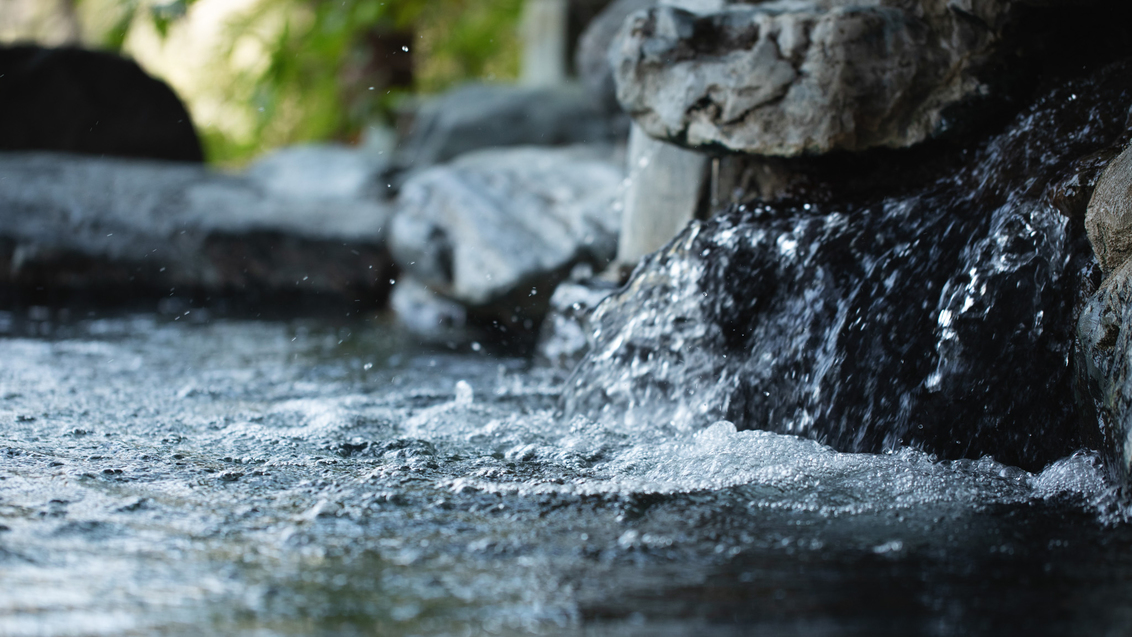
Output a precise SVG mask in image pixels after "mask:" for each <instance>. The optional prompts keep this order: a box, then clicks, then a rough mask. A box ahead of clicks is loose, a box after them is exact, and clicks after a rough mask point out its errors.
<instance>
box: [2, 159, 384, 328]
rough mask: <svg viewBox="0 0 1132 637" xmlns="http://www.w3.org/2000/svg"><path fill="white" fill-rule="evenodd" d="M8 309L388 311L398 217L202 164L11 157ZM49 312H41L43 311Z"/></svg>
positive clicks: (6, 218)
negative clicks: (201, 302) (284, 305)
mask: <svg viewBox="0 0 1132 637" xmlns="http://www.w3.org/2000/svg"><path fill="white" fill-rule="evenodd" d="M0 210H3V214H0V262H3V263H5V264H7V265H6V267H3V268H0V304H2V305H12V304H23V303H30V302H46V301H53V302H71V301H85V302H91V303H96V304H102V303H108V302H117V301H130V300H134V299H138V298H152V297H168V296H171V295H184V296H186V297H190V298H192V297H203V298H208V297H229V298H232V299H235V300H236V301H238V302H240V303H254V302H255V301H257V300H268V299H276V300H286V299H289V300H294V299H296V298H300V297H304V296H322V297H328V298H336V299H340V300H342V301H344V302H346V303H349V304H350V305H351V307H354V306H355V304H354V301H355V299H359V300H360V301H361V302H360V303H357V304H356V305H357V306H359V307H372V306H375V305H380V304H382V303H383V302H384V299H385V295H386V293H387V291H388V286H389V283H388V279H389V268H390V267H391V261H390V257H389V256H388V252H387V251H386V248H385V246H384V237H385V225H386V220H387V217H388V214H387V209H386V208H385V207H384V206H383V205H381V204H380V203H378V202H375V201H367V200H362V199H335V200H320V199H303V198H298V197H287V196H281V195H277V194H272V193H270V192H268V191H266V190H265V189H263V188H262V187H260V186H259V185H257V184H256V183H255V181H253V180H250V179H247V178H244V177H240V176H232V175H224V174H218V173H213V172H210V171H208V170H206V169H204V168H203V167H200V166H197V165H193V164H177V163H157V162H145V161H131V160H121V159H95V158H86V157H80V156H71V155H57V154H45V153H26V154H25V153H12V154H8V155H0ZM37 300H38V301H37Z"/></svg>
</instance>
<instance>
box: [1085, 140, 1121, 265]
mask: <svg viewBox="0 0 1132 637" xmlns="http://www.w3.org/2000/svg"><path fill="white" fill-rule="evenodd" d="M1085 228H1086V230H1087V231H1088V233H1089V241H1090V242H1091V243H1092V245H1093V252H1094V253H1095V254H1096V256H1097V261H1098V262H1099V263H1100V264H1101V270H1103V271H1104V273H1105V274H1106V275H1107V274H1110V273H1112V272H1113V271H1114V270H1116V269H1117V268H1118V267H1120V265H1121V264H1122V263H1124V262H1125V261H1127V260H1128V256H1129V255H1132V149H1126V150H1125V151H1124V152H1122V153H1120V154H1119V155H1117V156H1116V158H1115V159H1113V160H1112V161H1111V162H1110V163H1109V164H1108V166H1107V167H1106V168H1105V169H1104V172H1103V173H1102V174H1101V176H1100V179H1099V180H1098V181H1097V183H1096V188H1095V190H1094V192H1093V196H1092V199H1090V200H1089V207H1088V211H1087V212H1086V214H1085Z"/></svg>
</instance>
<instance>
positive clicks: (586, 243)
mask: <svg viewBox="0 0 1132 637" xmlns="http://www.w3.org/2000/svg"><path fill="white" fill-rule="evenodd" d="M623 178H624V172H623V170H622V168H621V162H620V161H618V157H616V156H615V153H614V151H613V149H612V148H611V147H608V146H597V147H592V146H575V147H569V148H559V149H549V148H513V149H497V150H486V151H481V152H478V153H473V154H469V155H465V156H463V157H461V158H460V159H458V160H456V161H454V162H452V163H451V164H449V165H446V166H436V167H434V168H431V169H429V170H426V171H423V172H420V173H418V174H417V175H415V176H414V177H413V178H411V179H410V180H409V181H408V182H407V183H406V184H405V186H404V188H403V189H402V191H401V197H400V200H399V203H398V208H397V213H396V216H395V217H394V220H393V223H392V227H391V230H392V233H391V235H390V248H391V249H392V251H393V255H394V257H395V259H396V261H397V263H398V265H399V266H400V267H401V268H402V269H403V270H404V271H406V272H407V273H409V274H410V275H412V276H413V277H415V278H417V279H419V280H420V281H422V282H423V283H425V284H427V285H428V286H429V287H431V288H433V289H434V290H436V291H439V292H441V293H442V294H444V295H446V296H448V297H449V298H451V299H454V300H456V301H459V302H461V303H463V304H465V305H468V306H471V307H473V308H474V307H479V308H483V307H485V306H489V305H493V304H495V305H501V307H503V309H504V310H508V309H510V308H512V307H513V306H515V305H519V304H520V303H521V304H523V305H528V304H533V305H534V306H536V307H542V308H545V306H546V299H547V297H548V296H549V294H550V291H551V290H552V289H553V286H554V285H555V284H556V283H557V282H558V281H560V280H561V279H562V278H564V277H565V275H566V274H567V273H568V272H569V271H570V268H571V267H573V266H574V265H575V264H577V263H580V262H589V263H593V264H595V265H597V266H598V267H601V266H603V265H604V264H606V263H608V262H609V261H610V260H611V259H612V258H613V256H614V251H615V247H616V241H617V230H618V215H617V213H616V211H615V210H614V202H615V200H616V199H617V197H618V196H619V194H620V188H621V182H622V180H623ZM536 313H537V310H536Z"/></svg>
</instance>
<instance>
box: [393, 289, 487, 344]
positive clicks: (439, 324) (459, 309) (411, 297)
mask: <svg viewBox="0 0 1132 637" xmlns="http://www.w3.org/2000/svg"><path fill="white" fill-rule="evenodd" d="M389 307H390V309H392V310H393V312H394V313H395V314H396V315H397V318H398V320H400V322H401V324H402V325H404V326H405V327H407V328H409V330H411V331H413V332H416V333H418V334H426V335H439V334H443V333H445V331H447V330H449V329H459V328H462V327H464V326H465V325H466V324H467V320H468V313H467V311H466V310H465V309H464V306H463V305H460V304H459V303H456V302H455V301H450V300H448V299H446V298H444V297H442V296H440V295H439V294H437V293H436V292H433V291H432V290H430V289H428V286H426V285H425V284H423V283H421V282H420V281H417V280H416V279H414V278H412V277H402V278H401V279H400V280H399V281H397V283H396V284H395V285H394V286H393V292H392V294H390V295H389Z"/></svg>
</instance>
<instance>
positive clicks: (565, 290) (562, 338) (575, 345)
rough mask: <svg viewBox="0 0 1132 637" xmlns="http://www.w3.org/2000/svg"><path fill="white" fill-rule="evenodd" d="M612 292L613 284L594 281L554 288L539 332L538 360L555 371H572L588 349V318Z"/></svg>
mask: <svg viewBox="0 0 1132 637" xmlns="http://www.w3.org/2000/svg"><path fill="white" fill-rule="evenodd" d="M571 279H574V277H573V276H572V277H571ZM616 290H617V286H616V285H614V284H613V283H611V282H609V281H604V280H602V279H595V278H584V279H582V280H570V281H563V282H562V283H561V284H560V285H559V286H558V287H557V288H555V289H554V294H553V295H551V297H550V310H549V312H548V313H547V316H546V319H545V320H544V321H543V323H542V327H541V328H540V329H539V341H538V345H537V347H536V354H537V356H538V359H539V360H540V361H541V362H542V363H544V364H547V365H550V366H552V367H556V368H558V369H563V370H569V369H573V367H574V366H575V365H576V364H577V363H578V361H580V360H582V358H583V357H584V356H585V355H586V352H588V351H589V348H590V342H589V336H588V335H589V333H590V327H589V324H588V321H589V316H590V314H592V313H593V311H594V308H596V307H597V306H598V304H600V303H601V302H602V301H604V300H605V299H606V298H608V297H609V295H610V294H613V293H614V292H615V291H616Z"/></svg>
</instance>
